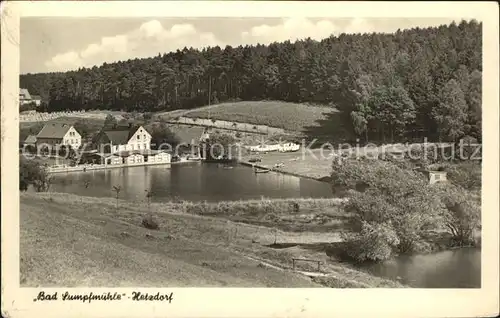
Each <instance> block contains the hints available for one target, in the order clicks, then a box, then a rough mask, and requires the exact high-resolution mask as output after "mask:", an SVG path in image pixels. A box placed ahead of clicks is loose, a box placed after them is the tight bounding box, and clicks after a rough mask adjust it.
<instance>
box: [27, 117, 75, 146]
mask: <svg viewBox="0 0 500 318" xmlns="http://www.w3.org/2000/svg"><path fill="white" fill-rule="evenodd" d="M36 144H37V147H39V146H47V147H56V146H61V145H65V146H71V147H72V148H74V149H78V148H80V146H81V145H82V136H81V135H80V134H79V133H78V131H76V129H75V127H73V125H70V124H66V123H49V124H46V125H45V126H43V128H42V130H41V131H40V132H39V133H38V135H37V136H36Z"/></svg>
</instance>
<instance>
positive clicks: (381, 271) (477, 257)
mask: <svg viewBox="0 0 500 318" xmlns="http://www.w3.org/2000/svg"><path fill="white" fill-rule="evenodd" d="M361 268H362V269H364V270H365V271H367V272H369V273H371V274H373V275H375V276H380V277H385V278H389V279H393V280H398V281H399V282H401V283H403V284H405V285H409V286H411V287H417V288H481V249H479V248H461V249H454V250H448V251H441V252H437V253H431V254H424V255H412V256H399V257H396V258H394V259H391V260H388V261H385V262H382V263H375V264H367V265H362V266H361Z"/></svg>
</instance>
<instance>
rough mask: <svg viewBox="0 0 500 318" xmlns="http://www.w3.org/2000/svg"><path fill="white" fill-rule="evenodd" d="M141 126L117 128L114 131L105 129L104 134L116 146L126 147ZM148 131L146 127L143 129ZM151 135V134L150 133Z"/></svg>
mask: <svg viewBox="0 0 500 318" xmlns="http://www.w3.org/2000/svg"><path fill="white" fill-rule="evenodd" d="M140 127H141V126H131V127H129V126H117V127H115V128H113V129H104V130H103V131H102V132H103V134H105V135H106V137H107V138H108V139H109V141H110V142H112V143H113V144H116V145H125V144H127V143H128V141H129V140H130V138H132V136H133V135H134V134H135V132H136V131H137V129H139V128H140ZM142 129H144V130H145V131H147V130H146V129H145V128H144V127H143V128H142ZM148 133H149V132H148Z"/></svg>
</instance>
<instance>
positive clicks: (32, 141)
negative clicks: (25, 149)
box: [23, 135, 36, 146]
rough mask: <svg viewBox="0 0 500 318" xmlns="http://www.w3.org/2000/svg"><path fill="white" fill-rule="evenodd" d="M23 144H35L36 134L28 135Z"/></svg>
mask: <svg viewBox="0 0 500 318" xmlns="http://www.w3.org/2000/svg"><path fill="white" fill-rule="evenodd" d="M23 145H24V146H36V136H35V135H29V136H28V137H26V139H25V140H24V142H23Z"/></svg>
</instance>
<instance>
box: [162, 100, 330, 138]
mask: <svg viewBox="0 0 500 318" xmlns="http://www.w3.org/2000/svg"><path fill="white" fill-rule="evenodd" d="M332 111H333V109H332V108H331V107H325V106H311V105H306V104H296V103H287V102H281V101H245V102H235V103H222V104H217V105H211V106H205V107H202V108H198V109H194V110H191V111H184V112H182V113H180V112H175V113H172V116H185V117H190V118H208V117H209V116H210V118H211V119H216V120H226V121H231V122H239V123H248V124H253V125H266V126H269V127H276V128H283V129H285V130H288V131H298V132H301V131H303V130H304V128H305V127H310V126H314V125H316V124H317V121H318V120H320V119H324V117H325V113H330V112H332ZM164 115H167V116H168V115H169V114H168V113H167V114H164Z"/></svg>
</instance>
